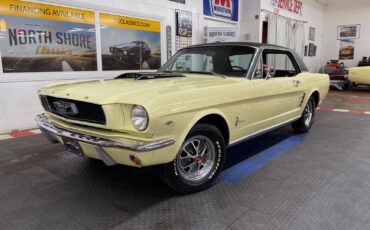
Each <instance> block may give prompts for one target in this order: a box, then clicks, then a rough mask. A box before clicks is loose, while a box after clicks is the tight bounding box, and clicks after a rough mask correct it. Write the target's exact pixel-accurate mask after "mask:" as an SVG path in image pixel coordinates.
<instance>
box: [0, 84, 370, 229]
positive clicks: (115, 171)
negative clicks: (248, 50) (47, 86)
mask: <svg viewBox="0 0 370 230" xmlns="http://www.w3.org/2000/svg"><path fill="white" fill-rule="evenodd" d="M321 107H322V108H335V109H347V110H348V109H350V110H353V111H354V112H345V111H341V110H339V111H337V112H335V111H318V112H317V117H316V123H315V125H314V127H313V129H312V131H311V132H310V133H309V134H307V135H304V136H292V132H291V130H290V128H289V127H286V128H283V129H281V130H278V131H275V132H274V133H269V134H266V135H264V136H262V137H259V138H257V139H255V140H251V141H248V142H245V143H242V144H240V145H238V146H235V147H232V148H230V149H229V154H228V159H227V165H226V169H225V170H224V172H223V173H222V174H221V176H220V178H219V180H218V183H217V184H216V186H214V187H213V188H211V189H209V190H207V191H203V192H200V193H196V194H191V195H186V196H181V195H177V194H175V193H173V192H172V191H170V190H169V189H167V187H166V186H165V185H164V184H163V183H162V182H161V181H160V179H159V178H158V177H157V176H156V174H155V173H153V172H154V171H155V170H156V169H155V168H148V169H145V170H137V169H133V168H128V167H124V166H114V167H106V166H105V165H104V164H103V163H101V162H100V161H96V160H89V159H83V158H79V157H77V156H74V155H72V154H70V153H67V152H65V151H64V150H63V147H62V146H61V145H51V144H49V143H48V142H47V141H46V140H45V139H44V138H43V137H42V136H41V135H35V136H30V137H23V138H17V139H11V140H3V141H0V152H1V154H0V229H38V230H39V229H112V228H113V229H243V230H245V229H284V230H285V229H300V230H301V229H315V230H316V229H343V230H348V229H358V230H363V229H370V196H369V194H370V145H369V141H370V132H369V130H370V122H369V121H370V115H366V114H360V113H356V111H357V110H363V111H370V90H369V89H356V90H351V91H349V92H338V91H332V92H331V93H330V95H329V97H328V98H327V100H326V101H325V103H324V104H323V105H322V106H321Z"/></svg>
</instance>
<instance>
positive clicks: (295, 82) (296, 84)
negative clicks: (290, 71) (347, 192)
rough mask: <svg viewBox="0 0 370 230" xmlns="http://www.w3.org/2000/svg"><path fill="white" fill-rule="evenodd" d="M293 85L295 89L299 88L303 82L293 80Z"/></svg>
mask: <svg viewBox="0 0 370 230" xmlns="http://www.w3.org/2000/svg"><path fill="white" fill-rule="evenodd" d="M293 84H294V86H295V87H298V86H299V84H301V81H300V80H293Z"/></svg>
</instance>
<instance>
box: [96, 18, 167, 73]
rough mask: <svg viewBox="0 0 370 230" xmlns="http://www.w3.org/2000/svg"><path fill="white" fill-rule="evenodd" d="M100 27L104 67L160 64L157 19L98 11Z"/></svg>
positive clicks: (158, 24) (152, 66)
mask: <svg viewBox="0 0 370 230" xmlns="http://www.w3.org/2000/svg"><path fill="white" fill-rule="evenodd" d="M100 30H101V48H102V62H103V70H137V69H158V68H159V67H160V66H161V34H160V32H161V25H160V22H159V21H153V20H146V19H139V18H132V17H125V16H119V15H113V14H105V13H101V14H100Z"/></svg>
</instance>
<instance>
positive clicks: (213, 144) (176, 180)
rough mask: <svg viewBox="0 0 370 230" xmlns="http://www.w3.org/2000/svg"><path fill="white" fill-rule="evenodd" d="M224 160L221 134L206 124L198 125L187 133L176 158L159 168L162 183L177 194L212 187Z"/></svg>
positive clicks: (224, 147)
mask: <svg viewBox="0 0 370 230" xmlns="http://www.w3.org/2000/svg"><path fill="white" fill-rule="evenodd" d="M225 159H226V145H225V141H224V138H223V136H222V134H221V132H220V131H219V130H218V129H217V128H216V127H214V126H212V125H209V124H197V125H195V126H194V127H193V128H192V129H191V130H190V132H189V134H188V136H187V137H186V139H185V141H184V143H183V144H182V146H181V148H180V150H179V152H178V154H177V156H176V158H175V159H174V160H173V161H172V162H170V163H168V164H165V165H163V166H162V167H161V168H160V176H161V178H162V180H163V181H164V183H166V184H167V185H168V186H169V187H170V188H172V189H173V190H175V191H176V192H179V193H191V192H196V191H200V190H204V189H207V188H209V187H211V186H212V185H213V184H214V183H215V180H216V178H217V176H218V175H219V174H220V172H221V170H222V168H223V166H224V163H225Z"/></svg>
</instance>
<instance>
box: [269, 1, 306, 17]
mask: <svg viewBox="0 0 370 230" xmlns="http://www.w3.org/2000/svg"><path fill="white" fill-rule="evenodd" d="M271 4H272V6H273V7H275V10H274V12H275V13H276V14H280V13H281V11H287V12H291V13H294V14H297V15H302V14H303V13H302V12H303V2H302V1H300V0H272V1H271Z"/></svg>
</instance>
